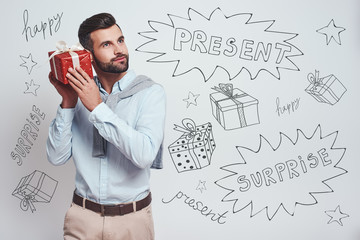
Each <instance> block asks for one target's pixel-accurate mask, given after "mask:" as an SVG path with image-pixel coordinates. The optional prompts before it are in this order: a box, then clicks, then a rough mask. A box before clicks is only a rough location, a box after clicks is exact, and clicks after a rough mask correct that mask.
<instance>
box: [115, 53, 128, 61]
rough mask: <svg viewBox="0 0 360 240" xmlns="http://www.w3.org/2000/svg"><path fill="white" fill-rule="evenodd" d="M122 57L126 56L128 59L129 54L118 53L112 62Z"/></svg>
mask: <svg viewBox="0 0 360 240" xmlns="http://www.w3.org/2000/svg"><path fill="white" fill-rule="evenodd" d="M122 57H125V58H126V59H128V55H127V54H119V55H116V57H114V58H112V59H111V62H113V61H115V60H116V59H118V58H122Z"/></svg>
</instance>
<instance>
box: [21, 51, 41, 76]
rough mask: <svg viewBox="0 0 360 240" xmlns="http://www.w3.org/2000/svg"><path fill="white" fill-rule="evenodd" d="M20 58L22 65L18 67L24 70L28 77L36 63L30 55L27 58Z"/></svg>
mask: <svg viewBox="0 0 360 240" xmlns="http://www.w3.org/2000/svg"><path fill="white" fill-rule="evenodd" d="M20 58H21V59H22V60H23V63H22V64H20V66H21V67H24V68H26V70H27V72H28V74H29V75H30V73H31V72H32V69H33V67H34V66H35V65H36V64H37V62H35V61H34V60H33V58H32V55H31V53H30V54H29V56H27V57H25V56H22V55H20Z"/></svg>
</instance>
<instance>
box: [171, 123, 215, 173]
mask: <svg viewBox="0 0 360 240" xmlns="http://www.w3.org/2000/svg"><path fill="white" fill-rule="evenodd" d="M182 124H183V127H181V126H178V125H176V124H175V128H174V130H176V131H180V132H183V135H181V137H180V138H179V139H177V140H176V141H175V142H174V143H172V144H170V146H169V147H168V149H169V153H170V156H171V158H172V160H173V163H174V165H175V168H176V169H177V171H178V172H179V173H180V172H184V171H191V170H196V169H201V168H203V167H206V166H209V165H210V162H211V156H212V154H213V152H214V149H215V141H214V138H213V133H212V125H211V123H209V122H208V123H205V124H202V125H199V126H196V125H195V122H194V121H193V120H192V119H189V118H185V119H183V121H182Z"/></svg>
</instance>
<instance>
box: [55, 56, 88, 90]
mask: <svg viewBox="0 0 360 240" xmlns="http://www.w3.org/2000/svg"><path fill="white" fill-rule="evenodd" d="M49 57H50V67H51V72H52V73H53V74H54V76H55V78H56V79H57V80H59V81H61V82H63V83H64V84H68V83H69V82H68V80H67V78H66V74H67V72H68V69H69V68H70V67H71V68H75V67H76V66H80V67H81V68H82V69H83V70H84V71H85V72H86V73H87V74H88V75H89V77H90V78H93V72H92V66H91V57H90V53H89V52H88V51H86V50H76V51H74V50H71V49H66V50H60V51H57V52H56V53H55V51H51V52H49Z"/></svg>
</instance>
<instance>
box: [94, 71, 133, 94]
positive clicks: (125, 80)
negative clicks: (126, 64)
mask: <svg viewBox="0 0 360 240" xmlns="http://www.w3.org/2000/svg"><path fill="white" fill-rule="evenodd" d="M135 77H136V74H135V72H134V71H133V70H128V71H127V72H126V74H125V76H123V77H122V78H121V79H120V80H119V81H117V82H116V83H115V84H114V86H113V88H112V92H111V93H117V92H120V91H122V90H124V89H125V88H126V87H127V86H129V84H130V83H131V82H132V81H133V80H134V79H135ZM94 80H95V82H96V85H97V86H98V87H99V89H100V91H101V92H102V93H104V94H106V91H105V89H104V88H103V87H102V86H101V83H100V80H99V78H98V77H97V76H95V77H94Z"/></svg>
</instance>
